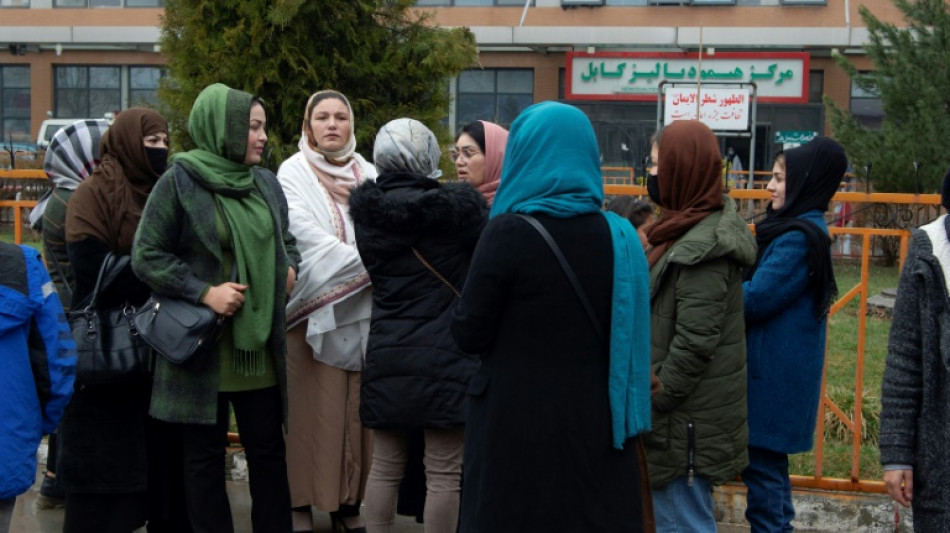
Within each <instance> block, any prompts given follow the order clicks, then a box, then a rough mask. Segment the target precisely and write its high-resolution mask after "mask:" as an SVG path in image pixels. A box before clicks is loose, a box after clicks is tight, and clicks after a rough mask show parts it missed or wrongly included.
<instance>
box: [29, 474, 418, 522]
mask: <svg viewBox="0 0 950 533" xmlns="http://www.w3.org/2000/svg"><path fill="white" fill-rule="evenodd" d="M42 472H43V468H42V465H41V467H40V470H39V471H38V472H37V483H36V485H34V487H33V488H32V489H30V490H29V491H28V492H27V493H26V494H23V495H21V496H20V497H19V498H17V503H16V509H15V510H14V511H13V523H12V525H11V526H10V533H62V531H63V510H62V509H42V510H41V509H37V508H36V497H37V495H38V494H39V486H40V481H42V477H41V476H42ZM227 485H228V497H229V498H230V500H231V514H232V516H233V518H234V533H251V496H250V494H249V492H248V487H247V482H246V481H228V482H227ZM313 525H314V529H313V530H314V532H315V533H330V532H331V531H332V530H331V529H330V516H329V515H328V514H327V513H319V512H315V513H314V516H313ZM423 531H424V530H423V527H422V524H417V523H416V522H415V520H413V519H412V518H409V517H405V516H400V517H398V518H397V519H396V528H395V533H423ZM135 533H145V529H144V528H143V529H140V530H137V531H136V532H135Z"/></svg>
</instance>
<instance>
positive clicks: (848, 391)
mask: <svg viewBox="0 0 950 533" xmlns="http://www.w3.org/2000/svg"><path fill="white" fill-rule="evenodd" d="M899 276H900V272H899V271H898V269H897V267H896V266H891V267H886V266H871V267H870V271H869V278H868V297H871V296H875V295H877V294H880V292H881V290H883V289H886V288H894V287H897V280H898V278H899ZM835 278H836V280H837V281H838V291H839V293H840V294H844V293H846V292H847V291H849V290H850V289H851V288H852V287H854V286H855V285H857V284H858V283H859V282H860V281H861V267H860V265H856V264H851V263H838V264H835ZM858 304H859V299H858V298H855V299H854V300H853V301H852V302H850V303H849V304H848V305H846V306H845V307H844V308H842V309H841V310H840V311H838V312H837V313H836V314H835V315H834V316H832V317H831V318H829V320H828V324H829V329H828V350H827V355H826V357H827V360H826V370H825V372H826V374H825V379H826V388H827V394H828V397H829V398H831V400H832V401H834V402H835V403H836V404H837V405H838V406H839V407H840V408H841V409H842V410H843V411H844V412H845V413H846V414H849V415H850V416H853V411H854V403H855V402H854V399H855V390H856V385H855V379H856V370H857V349H858V328H859V324H860V321H859V317H858V316H857V315H858V313H857V311H858ZM860 319H861V320H864V324H865V328H866V330H865V348H864V350H865V352H864V368H863V370H864V375H863V379H862V386H863V394H862V403H863V405H862V409H861V412H862V419H863V423H862V437H861V440H862V443H861V453H860V461H859V463H860V470H859V477H860V478H861V479H866V480H874V479H881V476H882V469H881V465H880V451H879V450H878V448H877V435H878V432H879V430H880V412H881V379H882V377H883V374H884V361H885V359H886V357H887V336H888V332H889V331H890V326H891V322H890V320H886V319H882V318H878V317H876V316H870V317H860ZM789 461H790V464H789V469H790V471H791V473H793V474H802V475H814V473H815V466H814V463H815V454H814V451H811V452H807V453H802V454H797V455H793V456H791V457H790V458H789ZM822 475H823V476H824V477H834V478H849V477H850V476H851V434H850V433H849V432H848V430H847V429H846V428H845V426H844V424H842V423H840V421H839V420H838V419H837V417H835V416H834V415H833V414H831V413H830V411H828V410H826V417H825V449H824V460H823V462H822Z"/></svg>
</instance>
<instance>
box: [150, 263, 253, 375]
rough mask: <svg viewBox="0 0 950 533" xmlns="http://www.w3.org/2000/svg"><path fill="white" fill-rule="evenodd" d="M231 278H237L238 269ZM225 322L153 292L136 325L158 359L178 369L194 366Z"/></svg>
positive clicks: (205, 309)
mask: <svg viewBox="0 0 950 533" xmlns="http://www.w3.org/2000/svg"><path fill="white" fill-rule="evenodd" d="M231 278H232V279H231V281H234V280H235V279H236V278H237V270H236V267H235V269H234V270H233V271H232V276H231ZM224 318H225V317H224V315H219V314H217V313H215V312H214V310H213V309H211V308H210V307H208V306H207V305H204V304H202V303H197V304H196V303H192V302H189V301H187V300H183V299H181V298H176V297H174V296H168V295H164V294H159V293H157V292H153V293H152V296H151V298H149V299H148V301H147V302H145V305H143V306H142V308H141V309H139V311H138V312H136V313H135V318H134V321H135V325H136V327H137V328H138V330H139V335H141V336H142V337H144V338H145V341H146V342H148V343H149V345H151V346H152V348H153V349H154V350H155V351H156V352H158V355H161V356H162V357H163V358H165V360H166V361H168V362H170V363H172V364H175V365H180V366H194V365H198V364H199V363H200V362H202V360H203V359H205V357H204V356H205V355H206V354H207V353H208V351H209V350H210V348H211V347H212V346H213V345H214V341H216V340H217V339H218V335H220V333H221V326H222V325H223V324H224Z"/></svg>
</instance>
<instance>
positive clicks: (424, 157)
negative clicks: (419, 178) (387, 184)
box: [373, 118, 442, 179]
mask: <svg viewBox="0 0 950 533" xmlns="http://www.w3.org/2000/svg"><path fill="white" fill-rule="evenodd" d="M441 157H442V150H440V149H439V141H438V139H436V138H435V134H433V133H432V131H431V130H430V129H429V128H427V127H426V126H425V124H423V123H421V122H419V121H418V120H413V119H411V118H397V119H396V120H393V121H391V122H389V123H388V124H386V125H385V126H383V127H382V128H380V129H379V133H377V134H376V143H375V144H374V145H373V162H374V163H375V164H376V169H377V170H378V171H379V173H380V174H382V173H384V172H411V173H413V174H422V175H424V176H428V177H430V178H432V179H438V178H439V177H440V176H442V171H441V170H439V159H440V158H441Z"/></svg>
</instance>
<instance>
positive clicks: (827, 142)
mask: <svg viewBox="0 0 950 533" xmlns="http://www.w3.org/2000/svg"><path fill="white" fill-rule="evenodd" d="M847 168H848V158H847V156H846V155H845V152H844V148H842V147H841V145H840V144H838V143H837V142H835V141H833V140H832V139H829V138H827V137H816V138H815V139H813V140H812V141H811V142H809V143H808V144H806V145H804V146H800V147H798V148H792V149H791V150H788V151H786V152H785V203H784V204H782V207H781V208H780V209H779V210H778V211H776V210H774V209H772V206H771V205H769V207H768V209H767V210H766V216H765V220H763V221H762V222H759V223H758V224H756V226H755V234H756V235H755V240H756V244H757V245H758V256H757V257H756V261H755V265H754V266H753V267H752V268H751V269H750V270H749V272H748V273H747V274H746V279H747V280H748V279H751V278H752V274H753V273H755V269H756V268H758V266H759V261H761V259H762V254H763V252H765V249H766V248H768V246H769V244H771V243H772V241H773V240H775V239H776V238H777V237H778V236H780V235H782V234H784V233H785V232H787V231H793V230H796V231H801V232H802V233H804V234H805V237H806V238H807V239H808V271H809V272H808V274H809V277H810V278H811V286H812V287H814V295H815V316H817V317H818V318H822V317H824V316H825V315H826V314H827V313H828V309H829V308H830V307H831V303H832V301H834V299H835V298H836V297H837V295H838V286H837V284H836V283H835V275H834V269H833V267H832V265H831V238H830V237H829V236H828V233H827V232H826V231H825V230H823V229H822V228H820V227H819V226H818V225H817V224H815V223H813V222H811V221H808V220H804V219H800V218H796V217H798V216H800V215H802V214H804V213H807V212H808V211H811V210H814V209H818V210H820V211H821V212H825V211H827V210H828V203H829V202H830V201H831V197H832V196H834V194H835V192H837V190H838V186H839V185H840V184H841V178H842V177H843V176H844V172H845V170H846V169H847Z"/></svg>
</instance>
